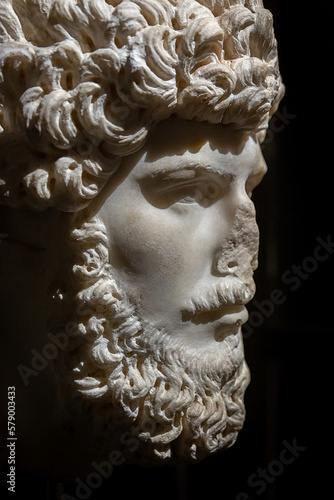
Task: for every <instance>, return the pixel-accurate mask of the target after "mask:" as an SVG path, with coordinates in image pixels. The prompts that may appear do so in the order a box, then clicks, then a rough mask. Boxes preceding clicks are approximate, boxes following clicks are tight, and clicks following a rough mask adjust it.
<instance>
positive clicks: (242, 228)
mask: <svg viewBox="0 0 334 500" xmlns="http://www.w3.org/2000/svg"><path fill="white" fill-rule="evenodd" d="M258 248H259V229H258V226H257V223H256V219H255V210H254V207H253V208H251V207H250V205H248V206H247V207H246V206H243V207H240V208H239V209H238V210H237V211H236V214H235V218H234V221H233V224H232V227H231V230H230V231H229V234H228V235H227V236H226V237H225V238H224V239H223V241H222V242H221V244H220V246H219V250H218V252H217V253H216V255H215V258H214V261H213V269H212V272H213V274H214V275H216V276H221V277H224V276H229V275H234V276H237V277H239V278H240V279H243V280H249V279H251V277H252V275H253V272H254V270H255V269H256V268H257V254H258Z"/></svg>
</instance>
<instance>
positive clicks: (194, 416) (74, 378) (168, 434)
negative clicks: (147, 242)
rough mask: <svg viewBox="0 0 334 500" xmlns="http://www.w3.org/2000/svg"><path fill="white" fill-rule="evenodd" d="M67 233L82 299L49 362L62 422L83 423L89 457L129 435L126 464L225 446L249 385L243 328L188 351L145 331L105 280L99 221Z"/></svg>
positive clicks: (108, 277) (196, 455) (185, 457)
mask: <svg viewBox="0 0 334 500" xmlns="http://www.w3.org/2000/svg"><path fill="white" fill-rule="evenodd" d="M72 234H73V237H74V239H75V241H76V243H75V245H76V246H77V247H78V248H77V250H76V253H77V258H78V262H80V263H79V264H76V265H75V266H74V268H73V270H74V274H75V276H76V279H77V280H79V283H80V291H79V292H78V293H77V296H76V300H77V321H76V322H75V323H76V328H71V332H72V334H71V335H72V336H71V339H70V342H69V345H68V346H67V348H66V350H64V351H63V353H62V355H61V357H60V358H59V359H58V360H57V369H58V372H59V375H60V376H59V380H60V383H61V384H62V386H63V389H62V391H63V390H64V391H66V393H67V395H66V401H65V405H64V415H63V418H64V421H65V422H67V423H72V424H73V423H75V422H76V421H77V422H79V421H81V422H82V421H83V420H85V419H86V420H87V421H88V422H89V427H90V432H91V435H92V439H93V441H94V446H95V449H96V452H95V453H96V456H99V455H101V456H103V455H105V454H106V453H108V452H110V451H111V450H112V449H115V447H117V449H118V450H120V448H122V446H121V444H120V436H121V434H122V432H123V433H124V432H125V431H129V432H130V433H131V435H132V436H133V437H135V438H136V440H137V443H138V446H137V447H136V448H137V449H136V451H135V452H132V453H131V452H129V450H126V449H124V450H122V451H123V454H124V456H125V457H126V459H127V461H128V462H129V463H130V462H138V463H145V464H154V463H166V461H197V460H201V459H203V458H204V457H205V456H206V455H208V454H209V453H212V452H216V451H218V450H221V449H223V448H227V447H229V446H231V445H232V444H233V443H234V442H235V440H236V438H237V435H238V432H239V431H240V429H241V428H242V425H243V422H244V418H245V409H244V404H243V398H244V392H245V390H246V387H247V385H248V383H249V370H248V367H247V365H246V363H245V360H244V352H243V343H242V335H241V330H240V329H239V331H238V333H237V334H236V335H230V336H228V337H226V338H225V339H224V340H223V341H222V342H220V343H218V342H216V343H215V346H214V348H213V347H212V346H211V347H208V349H205V350H203V348H201V349H197V350H196V349H194V347H191V346H187V345H185V344H182V343H181V342H180V341H179V340H177V339H175V338H174V337H173V336H171V335H170V334H168V333H167V332H166V331H162V330H158V329H156V328H153V327H152V326H151V325H150V324H146V323H145V321H144V320H142V319H141V318H139V317H138V315H137V314H136V311H135V307H134V305H133V304H131V302H130V301H129V300H128V299H127V297H126V296H125V294H124V293H123V292H122V291H121V288H120V287H119V286H118V285H117V284H116V282H115V280H114V279H113V275H112V268H111V266H110V264H109V252H108V238H107V235H106V231H105V228H104V225H103V224H102V223H101V221H99V220H98V219H92V220H91V221H90V222H85V223H84V224H83V225H82V226H81V227H80V228H79V229H75V230H74V231H73V233H72ZM79 259H80V260H79ZM221 293H222V291H221V290H220V294H221ZM228 293H229V295H230V294H231V289H229V290H228ZM235 293H237V292H235ZM71 324H72V326H73V322H72V323H71ZM121 441H122V440H121Z"/></svg>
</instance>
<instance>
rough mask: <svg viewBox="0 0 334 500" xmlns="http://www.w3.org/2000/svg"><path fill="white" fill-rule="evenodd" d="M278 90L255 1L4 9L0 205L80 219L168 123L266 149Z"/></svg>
mask: <svg viewBox="0 0 334 500" xmlns="http://www.w3.org/2000/svg"><path fill="white" fill-rule="evenodd" d="M283 89H284V87H283V85H282V82H281V78H280V74H279V68H278V59H277V47H276V40H275V36H274V32H273V22H272V16H271V14H270V12H269V11H268V10H266V9H264V8H263V2H262V0H1V3H0V148H1V160H0V202H1V203H2V204H6V205H9V206H14V207H17V206H28V207H29V208H31V209H33V210H45V209H46V208H48V207H56V208H57V209H59V210H62V211H69V212H75V211H78V210H80V209H82V208H84V207H85V206H87V205H88V204H89V202H90V200H92V199H93V198H94V197H95V196H96V195H97V194H98V193H99V192H100V191H101V189H102V188H103V186H104V185H105V184H106V182H107V181H108V179H109V178H110V176H111V175H112V173H113V172H114V171H115V169H116V168H117V167H118V166H119V164H120V162H121V158H122V157H123V156H126V155H129V154H132V153H134V152H135V151H137V150H138V149H140V148H141V147H142V146H143V144H144V142H145V139H146V138H147V135H148V132H149V130H150V128H151V127H152V126H154V125H155V124H156V123H158V122H159V121H161V120H164V119H167V118H169V117H170V116H171V115H173V114H176V115H177V116H179V117H181V118H185V119H191V120H193V119H195V120H200V121H208V122H210V123H217V124H218V123H221V124H233V126H235V127H237V128H239V129H244V130H246V131H251V132H252V133H256V134H258V137H259V140H262V139H263V138H264V136H265V131H266V129H267V127H268V121H269V119H270V117H271V115H272V114H273V113H274V112H275V111H276V109H277V106H278V104H279V101H280V99H281V97H282V95H283Z"/></svg>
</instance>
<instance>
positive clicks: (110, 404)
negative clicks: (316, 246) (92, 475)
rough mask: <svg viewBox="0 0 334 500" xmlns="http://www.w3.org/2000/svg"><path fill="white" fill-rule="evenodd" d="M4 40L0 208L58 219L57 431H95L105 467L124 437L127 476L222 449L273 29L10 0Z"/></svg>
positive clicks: (234, 396) (236, 387)
mask: <svg viewBox="0 0 334 500" xmlns="http://www.w3.org/2000/svg"><path fill="white" fill-rule="evenodd" d="M0 42H1V45H0V149H1V171H0V197H1V203H2V204H3V205H5V206H7V208H6V211H7V212H8V213H12V212H11V211H14V212H15V214H18V213H20V214H23V213H24V214H26V213H31V212H33V213H34V217H37V218H38V217H40V218H43V217H46V218H49V219H48V220H53V219H52V217H53V218H56V219H57V220H58V221H59V220H60V221H61V224H60V223H59V222H58V225H57V227H59V226H61V228H62V229H61V231H60V233H61V234H60V235H59V238H58V243H57V245H58V246H56V249H55V248H54V246H53V248H52V249H50V252H51V253H50V255H52V258H51V257H49V262H51V261H52V263H53V264H52V265H51V264H50V266H51V268H52V269H54V270H53V271H52V270H50V271H49V275H48V277H47V278H45V276H44V278H43V279H44V280H46V282H47V285H48V290H49V292H48V293H49V294H50V296H52V297H51V298H50V297H46V299H45V300H46V301H48V304H49V303H50V304H51V306H48V307H49V309H48V311H49V314H48V317H47V318H46V320H45V322H44V323H45V324H44V325H42V326H41V335H45V336H46V334H47V333H48V332H53V334H63V335H66V336H68V342H67V345H66V348H64V349H63V350H62V351H61V352H60V353H59V356H57V358H56V359H54V360H53V364H54V373H55V377H56V378H57V380H58V383H59V386H60V388H61V393H62V394H63V401H62V419H63V420H64V422H69V421H70V422H74V423H75V422H76V421H79V420H81V421H82V420H84V419H85V418H87V420H89V425H90V428H91V429H92V434H93V441H94V440H95V442H96V450H100V451H99V452H101V454H103V452H104V451H106V452H107V451H108V450H111V449H113V448H115V447H117V446H119V444H118V445H117V444H115V443H119V441H118V439H119V436H120V435H122V432H123V433H124V431H125V430H127V429H128V430H129V431H130V432H131V435H132V436H134V437H135V438H136V439H137V441H138V449H137V450H136V452H135V453H132V454H129V456H128V457H127V459H128V460H129V461H141V462H146V463H152V462H155V461H157V462H161V463H165V461H168V460H171V459H176V460H177V459H179V460H198V459H201V458H203V457H204V456H206V455H207V454H208V453H211V452H214V451H217V450H220V449H222V448H225V447H228V446H230V445H232V444H233V443H234V441H235V439H236V437H237V434H238V431H239V430H240V429H241V427H242V425H243V421H244V413H245V412H244V404H243V396H244V392H245V389H246V387H247V385H248V382H249V372H248V368H247V365H246V363H245V360H244V352H243V343H242V334H241V325H242V324H243V323H244V322H245V321H246V320H247V311H246V308H245V305H246V304H247V303H248V302H249V301H250V300H251V298H252V297H253V295H254V292H255V288H254V282H253V278H252V276H253V271H254V270H255V268H256V266H257V251H258V227H257V224H256V220H255V210H254V205H253V202H252V201H251V193H252V190H253V189H254V187H256V186H257V184H258V183H259V182H260V181H261V178H262V176H263V175H264V173H265V171H266V165H265V162H264V159H263V157H262V153H261V149H260V144H261V142H262V141H263V139H264V137H265V134H266V129H267V127H268V122H269V119H270V117H271V116H272V114H273V113H274V112H275V110H276V109H277V106H278V104H279V101H280V99H281V97H282V95H283V85H282V83H281V78H280V74H279V69H278V60H277V48H276V40H275V37H274V33H273V26H272V16H271V14H270V13H269V12H268V11H267V10H265V9H264V8H263V3H262V0H197V1H196V0H159V1H158V0H131V1H130V0H123V1H122V0H10V1H9V0H5V1H3V0H2V1H1V5H0ZM14 212H13V213H14ZM50 214H52V216H50ZM50 217H51V218H50ZM55 227H56V226H55ZM55 230H56V229H55ZM18 231H19V230H18ZM9 238H10V236H9ZM62 238H63V240H62ZM11 239H12V243H13V242H14V243H15V237H12V238H11ZM46 239H47V238H45V241H43V235H42V236H41V241H40V242H39V248H38V251H39V252H42V253H43V252H44V253H45V252H46V254H47V252H48V250H49V246H48V245H49V244H48V242H47V241H46ZM61 241H62V243H61ZM4 244H6V241H4ZM35 246H36V245H35ZM30 247H34V244H33V243H31V244H30ZM30 250H31V248H30ZM55 261H57V265H55V264H54V263H55ZM38 279H39V278H38V276H37V275H36V281H38ZM52 304H54V305H52ZM40 376H41V377H42V375H40ZM124 453H125V452H124Z"/></svg>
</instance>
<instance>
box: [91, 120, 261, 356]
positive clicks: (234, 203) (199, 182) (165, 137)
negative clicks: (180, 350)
mask: <svg viewBox="0 0 334 500" xmlns="http://www.w3.org/2000/svg"><path fill="white" fill-rule="evenodd" d="M125 172H126V173H125ZM265 172H266V165H265V162H264V159H263V156H262V153H261V150H260V146H259V144H258V143H257V142H256V141H255V140H254V139H253V138H252V137H249V136H244V135H242V133H241V132H235V131H232V130H230V129H228V128H225V129H224V127H221V126H215V125H204V124H199V123H192V122H187V121H182V120H179V121H176V120H171V121H167V122H165V123H164V124H162V125H160V126H158V128H157V129H156V130H155V132H154V135H153V136H152V137H151V139H150V141H149V143H148V144H147V146H146V147H145V148H143V150H141V151H140V152H139V153H138V154H137V155H134V156H133V157H131V159H129V160H125V161H124V164H123V165H122V172H120V175H121V176H125V178H123V179H122V181H121V182H119V180H118V179H115V180H113V181H112V182H111V186H110V187H109V189H108V191H109V193H108V195H107V199H106V201H105V203H104V204H103V206H102V207H101V208H100V210H99V212H98V216H99V217H101V219H102V220H103V222H104V223H105V225H106V227H107V232H108V236H109V239H110V250H111V257H110V263H111V265H112V267H113V275H114V277H115V279H116V282H119V283H120V284H121V285H122V287H123V289H124V290H125V291H126V294H127V296H128V298H129V299H130V300H131V302H132V303H133V304H135V306H136V310H137V311H139V315H140V317H141V319H142V320H143V321H145V322H147V323H148V324H149V325H151V326H154V327H155V328H158V329H162V330H163V331H165V332H166V333H168V335H170V336H171V337H172V338H173V339H175V340H176V339H177V341H178V342H180V343H181V344H182V345H184V346H187V348H189V349H194V350H196V352H197V353H200V352H201V351H203V352H206V351H207V350H210V351H212V353H214V352H215V351H217V352H219V351H220V350H222V349H223V347H222V346H220V345H219V342H220V341H222V340H223V339H224V338H227V337H232V338H233V337H238V336H239V335H240V326H241V325H242V324H243V323H244V322H245V321H246V320H247V311H246V309H245V307H244V306H245V304H246V303H247V302H248V301H249V300H250V298H251V297H252V293H253V291H254V287H253V280H252V274H253V271H254V269H255V268H256V265H257V251H258V228H257V224H256V220H255V210H254V205H253V202H252V201H251V199H250V197H251V193H252V190H253V189H254V187H255V186H256V185H257V184H258V183H259V182H260V180H261V179H262V176H263V175H264V173H265ZM230 341H231V339H230ZM235 342H236V340H235Z"/></svg>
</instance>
